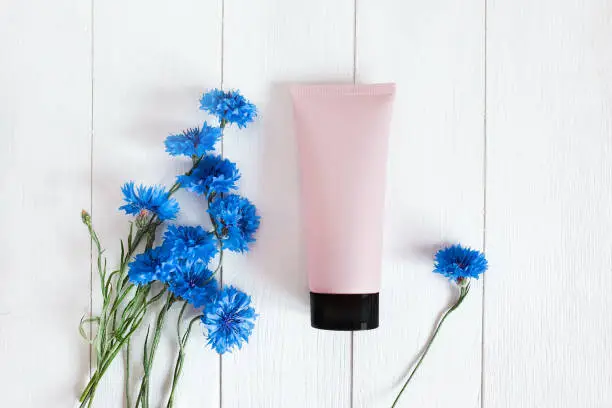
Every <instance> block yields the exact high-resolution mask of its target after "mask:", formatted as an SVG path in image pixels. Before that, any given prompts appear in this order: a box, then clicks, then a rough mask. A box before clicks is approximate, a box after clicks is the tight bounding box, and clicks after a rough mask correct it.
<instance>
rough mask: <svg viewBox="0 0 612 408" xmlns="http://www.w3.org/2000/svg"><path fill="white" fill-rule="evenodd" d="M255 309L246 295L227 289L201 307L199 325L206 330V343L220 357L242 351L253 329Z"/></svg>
mask: <svg viewBox="0 0 612 408" xmlns="http://www.w3.org/2000/svg"><path fill="white" fill-rule="evenodd" d="M256 317H257V314H255V309H253V307H251V297H250V296H248V295H247V294H246V293H244V292H241V291H240V290H238V289H236V288H234V287H233V286H226V287H225V288H223V290H221V291H220V292H219V293H218V294H217V297H216V299H215V301H214V302H211V303H209V304H208V305H207V306H206V307H205V308H204V315H203V316H202V323H204V325H205V326H206V329H207V331H208V344H210V345H211V346H212V348H213V349H215V350H216V351H217V353H219V354H223V353H225V352H227V351H231V350H232V349H233V348H234V347H238V348H241V347H242V343H243V342H248V341H249V336H250V335H251V332H252V331H253V327H255V323H254V322H255V318H256Z"/></svg>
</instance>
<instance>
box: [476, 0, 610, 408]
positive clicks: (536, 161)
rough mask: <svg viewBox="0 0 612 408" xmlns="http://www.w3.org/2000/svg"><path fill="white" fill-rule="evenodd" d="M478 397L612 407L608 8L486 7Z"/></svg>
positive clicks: (501, 403)
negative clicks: (485, 260) (484, 263)
mask: <svg viewBox="0 0 612 408" xmlns="http://www.w3.org/2000/svg"><path fill="white" fill-rule="evenodd" d="M488 14H489V29H488V39H489V41H488V69H487V71H488V86H487V89H488V95H489V96H488V101H489V103H488V128H487V133H488V140H489V145H488V160H487V164H488V183H487V238H486V246H487V253H488V255H489V258H490V260H491V263H492V266H493V268H492V271H491V272H490V273H489V275H488V276H487V278H486V294H485V323H484V328H485V336H484V349H485V355H484V358H485V359H484V363H485V364H484V406H485V407H500V408H503V407H525V408H531V407H538V408H549V407H550V408H552V407H554V408H569V407H572V408H573V407H588V408H603V407H610V406H612V388H611V384H612V369H611V367H612V354H611V353H610V349H611V346H610V339H611V338H612V319H611V318H610V310H611V309H612V298H611V297H610V289H611V288H612V273H611V271H612V232H611V231H612V228H611V227H612V137H611V132H612V128H611V121H610V113H611V112H612V111H611V102H612V97H611V95H612V75H611V72H612V71H611V67H612V49H611V48H610V38H612V20H611V19H610V16H611V15H612V5H611V4H610V2H609V1H605V0H601V1H589V2H577V1H563V2H555V1H544V2H539V3H533V2H529V1H514V2H509V1H497V0H492V1H490V4H489V12H488Z"/></svg>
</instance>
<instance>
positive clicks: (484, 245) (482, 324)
mask: <svg viewBox="0 0 612 408" xmlns="http://www.w3.org/2000/svg"><path fill="white" fill-rule="evenodd" d="M483 2H484V10H483V12H484V21H483V31H484V33H483V34H484V35H483V75H482V76H483V163H482V188H483V195H482V206H483V210H482V251H483V253H486V250H487V164H488V160H487V159H488V158H487V150H488V149H487V139H488V135H487V113H488V112H487V102H488V101H487V41H488V38H487V28H488V20H487V15H488V0H483ZM486 281H487V275H486V274H484V275H483V276H482V298H481V306H480V312H481V318H480V319H481V320H480V330H481V332H480V336H481V338H480V407H481V408H484V389H485V386H484V375H485V290H486Z"/></svg>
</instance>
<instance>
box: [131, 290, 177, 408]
mask: <svg viewBox="0 0 612 408" xmlns="http://www.w3.org/2000/svg"><path fill="white" fill-rule="evenodd" d="M175 300H176V298H174V296H172V294H171V293H168V297H167V299H166V303H165V304H164V306H163V307H162V308H161V309H160V311H159V313H158V315H157V321H156V323H155V333H154V334H153V343H152V344H151V349H150V351H149V356H148V358H146V359H145V361H143V366H144V375H143V377H142V381H141V383H140V391H139V393H138V399H137V400H136V406H138V404H139V403H142V406H143V407H144V408H147V407H148V406H149V380H150V377H151V367H152V366H153V359H154V358H155V352H156V351H157V347H158V345H159V340H160V338H161V332H162V328H163V326H164V323H165V320H166V314H167V313H168V310H170V307H171V306H172V304H173V303H174V302H175Z"/></svg>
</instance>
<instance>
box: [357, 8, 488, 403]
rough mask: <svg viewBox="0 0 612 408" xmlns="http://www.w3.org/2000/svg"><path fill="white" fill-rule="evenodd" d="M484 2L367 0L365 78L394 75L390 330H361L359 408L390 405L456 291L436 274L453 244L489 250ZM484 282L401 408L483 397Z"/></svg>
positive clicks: (360, 11)
mask: <svg viewBox="0 0 612 408" xmlns="http://www.w3.org/2000/svg"><path fill="white" fill-rule="evenodd" d="M483 40H484V5H483V3H482V2H481V1H468V2H461V3H457V2H453V1H442V2H405V1H400V0H384V1H378V2H358V7H357V41H356V49H357V65H356V73H357V80H358V82H386V81H395V82H397V99H396V103H395V108H394V119H393V124H392V133H391V142H390V158H389V167H388V170H389V171H388V188H387V210H386V221H387V223H386V229H385V255H384V261H383V265H384V268H383V284H382V292H381V305H380V309H381V312H380V313H381V319H380V320H381V323H380V324H381V326H380V328H379V329H378V330H375V331H371V332H356V333H355V339H354V406H355V407H368V408H371V407H389V406H390V405H391V403H392V402H393V399H394V398H395V396H396V394H397V392H398V391H399V389H400V388H401V385H402V384H403V382H404V380H405V378H406V375H407V373H408V372H409V368H410V364H411V362H412V361H414V359H415V358H416V356H417V353H418V352H419V350H421V349H422V347H423V346H424V345H425V343H426V342H427V340H428V338H429V336H430V334H431V331H432V328H433V326H434V323H435V321H436V319H437V318H438V317H439V315H440V313H441V312H442V311H443V309H444V308H445V307H447V305H448V304H449V303H450V302H451V301H453V300H454V297H455V296H456V293H455V292H454V291H453V290H452V289H451V286H450V284H449V283H448V282H447V281H446V280H445V279H444V278H442V277H441V276H438V275H434V274H433V273H431V270H432V263H433V261H432V257H433V254H434V252H435V251H436V250H437V249H438V248H439V247H440V246H442V245H443V244H444V243H454V242H462V243H463V244H466V245H470V246H473V247H476V248H480V247H481V245H482V228H483V215H482V211H483V147H484V136H483V115H484V109H483V107H484V89H483V84H484V71H483V61H484V59H483V58H484V55H483V51H484V49H483V44H484V43H483ZM480 338H481V284H480V283H478V284H476V285H474V286H473V288H472V291H471V293H470V295H469V297H468V299H467V300H466V301H465V302H464V303H463V305H462V306H461V308H460V309H459V310H458V311H457V312H455V314H454V315H452V316H451V318H449V320H447V322H446V323H445V325H444V327H443V329H442V330H441V332H440V334H439V335H438V338H437V339H436V342H435V344H434V345H433V346H432V348H431V350H430V352H429V355H428V356H427V359H426V361H425V362H424V364H423V365H422V366H421V368H420V369H419V372H418V374H417V375H416V376H415V377H414V379H413V381H412V382H411V384H410V386H409V388H408V389H407V391H406V392H405V393H404V395H403V396H402V399H401V400H400V404H399V406H402V407H445V408H446V407H450V406H453V407H474V406H477V405H479V398H480V363H481V348H480Z"/></svg>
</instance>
